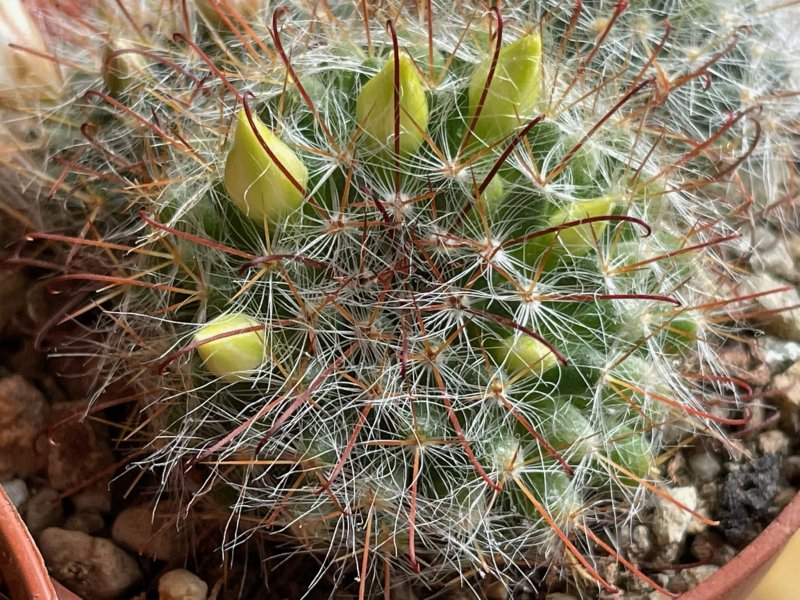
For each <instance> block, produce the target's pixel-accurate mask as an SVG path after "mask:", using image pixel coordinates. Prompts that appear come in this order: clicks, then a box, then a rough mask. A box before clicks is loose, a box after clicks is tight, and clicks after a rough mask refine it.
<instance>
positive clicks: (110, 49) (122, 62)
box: [103, 42, 147, 96]
mask: <svg viewBox="0 0 800 600" xmlns="http://www.w3.org/2000/svg"><path fill="white" fill-rule="evenodd" d="M116 50H117V44H114V43H111V42H109V44H108V45H107V46H106V48H105V51H104V53H103V67H104V69H103V81H105V84H106V88H108V91H109V92H111V94H112V95H114V96H118V95H120V94H122V93H124V92H126V91H128V90H129V89H133V88H135V87H136V86H139V85H141V84H142V83H143V82H144V79H145V77H146V76H147V65H146V63H145V61H144V60H143V59H142V56H141V55H139V54H136V53H134V52H124V53H117V52H116Z"/></svg>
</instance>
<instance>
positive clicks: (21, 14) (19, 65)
mask: <svg viewBox="0 0 800 600" xmlns="http://www.w3.org/2000/svg"><path fill="white" fill-rule="evenodd" d="M12 44H14V45H16V46H20V47H21V48H26V49H29V50H31V52H27V51H25V50H20V49H18V48H13V47H11V45H12ZM36 52H41V53H42V54H44V55H45V56H46V55H48V54H49V52H48V50H47V47H46V46H45V43H44V39H43V37H42V32H41V31H40V29H39V27H38V26H37V24H36V22H35V21H34V20H33V17H31V14H30V12H29V10H28V7H27V6H26V5H25V4H23V3H22V2H21V0H2V2H0V102H5V101H9V100H12V99H15V100H20V99H22V100H25V99H32V100H50V99H53V98H55V97H56V96H57V95H58V91H59V88H60V85H61V74H60V71H59V67H58V65H57V63H55V62H53V61H52V60H49V59H47V58H45V57H44V56H39V55H38V54H36Z"/></svg>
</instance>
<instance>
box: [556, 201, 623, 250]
mask: <svg viewBox="0 0 800 600" xmlns="http://www.w3.org/2000/svg"><path fill="white" fill-rule="evenodd" d="M616 202H617V198H616V197H614V196H601V197H600V198H594V199H592V200H578V201H576V202H573V203H572V204H570V205H569V206H567V207H566V208H562V209H561V210H558V211H556V212H555V213H554V214H553V215H552V216H551V217H550V219H549V226H551V227H557V226H558V225H563V224H564V223H569V222H570V221H579V220H580V219H587V218H591V217H600V216H603V215H610V214H611V211H612V210H614V205H615V204H616ZM607 225H608V223H607V222H606V221H596V222H594V223H587V224H585V225H575V226H573V227H565V228H564V229H561V230H560V231H559V232H558V239H557V240H556V242H555V244H554V248H553V250H554V251H555V252H558V253H560V254H567V255H569V256H574V257H578V256H586V255H587V254H589V252H591V251H592V250H594V249H595V248H596V246H597V242H596V240H598V239H600V236H601V235H602V234H603V231H604V230H605V228H606V226H607ZM545 238H546V239H545V240H544V242H545V243H547V244H548V245H549V244H550V243H551V241H552V236H545Z"/></svg>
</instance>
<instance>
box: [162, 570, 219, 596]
mask: <svg viewBox="0 0 800 600" xmlns="http://www.w3.org/2000/svg"><path fill="white" fill-rule="evenodd" d="M207 597H208V584H207V583H206V582H205V581H203V580H202V579H200V578H199V577H198V576H197V575H195V574H194V573H191V572H190V571H187V570H186V569H175V570H174V571H168V572H167V573H164V574H163V575H162V576H161V578H160V579H159V580H158V600H206V598H207Z"/></svg>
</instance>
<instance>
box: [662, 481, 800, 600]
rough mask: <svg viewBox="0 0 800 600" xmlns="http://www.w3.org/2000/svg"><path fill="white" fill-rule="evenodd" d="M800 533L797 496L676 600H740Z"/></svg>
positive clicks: (799, 502)
mask: <svg viewBox="0 0 800 600" xmlns="http://www.w3.org/2000/svg"><path fill="white" fill-rule="evenodd" d="M798 530H800V493H798V494H796V495H795V497H794V498H793V499H792V501H791V502H790V503H789V504H787V505H786V507H785V508H784V509H783V510H782V511H781V512H780V514H779V515H778V516H777V517H776V518H775V519H774V520H773V521H772V522H771V523H770V524H769V525H768V526H767V528H766V529H764V531H762V532H761V533H760V534H759V535H758V537H757V538H756V539H755V540H753V541H752V542H751V543H750V544H748V545H747V546H745V548H744V549H743V550H742V551H741V552H740V553H739V554H737V555H736V556H735V557H734V558H733V560H731V561H730V562H728V563H727V564H725V565H724V566H722V567H721V568H720V569H719V570H718V571H716V572H715V573H714V574H713V575H711V577H709V578H708V579H706V580H705V581H703V582H701V583H700V584H699V585H698V586H697V587H695V588H694V589H692V590H689V591H688V592H686V593H685V594H682V595H681V596H679V598H678V600H719V599H720V598H726V600H743V599H744V598H747V595H748V594H749V593H750V592H751V591H753V589H754V588H755V587H756V585H757V584H758V582H759V581H760V580H761V579H762V578H763V576H764V575H765V574H766V572H767V570H768V569H769V567H770V566H771V565H772V563H773V561H774V560H775V559H776V558H777V557H778V554H779V553H780V551H781V550H782V549H783V547H784V546H785V545H786V544H787V543H788V541H789V538H791V537H792V535H793V534H794V533H795V532H797V531H798Z"/></svg>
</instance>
